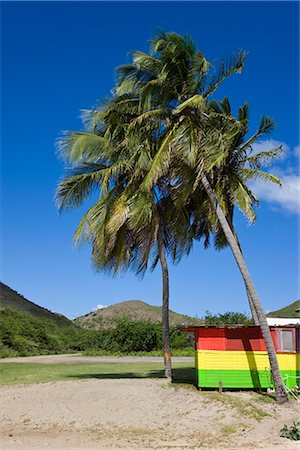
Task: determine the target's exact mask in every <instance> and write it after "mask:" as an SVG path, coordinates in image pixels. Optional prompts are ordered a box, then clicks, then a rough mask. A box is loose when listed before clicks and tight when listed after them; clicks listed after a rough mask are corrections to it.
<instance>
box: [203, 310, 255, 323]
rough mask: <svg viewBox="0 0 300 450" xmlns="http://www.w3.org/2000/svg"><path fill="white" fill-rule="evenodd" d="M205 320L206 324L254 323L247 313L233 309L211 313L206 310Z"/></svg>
mask: <svg viewBox="0 0 300 450" xmlns="http://www.w3.org/2000/svg"><path fill="white" fill-rule="evenodd" d="M204 320H205V325H221V326H222V325H246V326H247V325H254V322H253V320H252V319H250V318H249V317H248V316H246V314H243V313H238V312H233V311H228V312H226V313H224V314H211V313H210V312H209V311H206V313H205V317H204Z"/></svg>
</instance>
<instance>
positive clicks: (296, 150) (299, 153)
mask: <svg viewBox="0 0 300 450" xmlns="http://www.w3.org/2000/svg"><path fill="white" fill-rule="evenodd" d="M294 155H295V156H298V158H300V145H296V147H295V148H294Z"/></svg>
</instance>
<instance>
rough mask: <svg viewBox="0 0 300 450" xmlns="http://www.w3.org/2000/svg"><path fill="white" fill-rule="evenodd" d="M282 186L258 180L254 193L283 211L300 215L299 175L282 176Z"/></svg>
mask: <svg viewBox="0 0 300 450" xmlns="http://www.w3.org/2000/svg"><path fill="white" fill-rule="evenodd" d="M280 178H281V182H282V186H281V187H280V186H278V185H277V184H274V183H265V182H264V181H261V180H256V181H255V182H254V183H253V185H252V188H253V191H254V192H255V194H256V195H257V197H258V198H259V199H261V200H265V201H267V202H270V203H273V204H275V205H277V206H278V205H279V206H280V207H281V208H282V209H284V210H286V211H289V212H291V213H294V214H300V180H299V177H298V175H281V176H280Z"/></svg>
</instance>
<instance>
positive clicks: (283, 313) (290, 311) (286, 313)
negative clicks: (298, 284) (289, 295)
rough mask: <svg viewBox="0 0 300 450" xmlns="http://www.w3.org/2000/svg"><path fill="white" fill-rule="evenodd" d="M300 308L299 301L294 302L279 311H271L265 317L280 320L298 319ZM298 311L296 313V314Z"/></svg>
mask: <svg viewBox="0 0 300 450" xmlns="http://www.w3.org/2000/svg"><path fill="white" fill-rule="evenodd" d="M299 308H300V300H296V301H295V302H294V303H291V304H290V305H287V306H284V307H283V308H281V309H277V311H272V312H269V313H268V314H267V317H282V318H287V319H290V318H295V317H300V313H299ZM296 310H298V312H296Z"/></svg>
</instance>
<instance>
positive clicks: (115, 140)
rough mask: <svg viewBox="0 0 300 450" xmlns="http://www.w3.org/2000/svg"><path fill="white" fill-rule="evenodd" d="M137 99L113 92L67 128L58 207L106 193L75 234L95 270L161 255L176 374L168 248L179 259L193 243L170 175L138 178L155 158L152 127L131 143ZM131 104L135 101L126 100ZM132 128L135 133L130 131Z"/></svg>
mask: <svg viewBox="0 0 300 450" xmlns="http://www.w3.org/2000/svg"><path fill="white" fill-rule="evenodd" d="M135 104H136V99H135V98H134V97H128V96H125V97H124V96H123V97H118V98H114V99H111V100H110V101H109V102H107V103H106V104H105V105H103V106H102V107H101V108H100V109H99V110H95V111H85V113H84V120H85V122H86V123H87V128H88V131H86V132H69V133H68V134H66V135H65V136H64V137H63V138H62V139H60V141H59V154H60V155H61V156H62V157H63V159H64V160H65V161H66V162H67V163H69V164H71V166H72V168H71V170H69V171H68V172H67V174H66V176H65V178H64V179H63V180H62V181H61V182H60V183H59V185H58V188H57V191H56V201H57V205H58V208H59V210H62V209H64V208H70V207H76V206H80V205H81V204H82V203H84V202H85V201H86V200H87V199H88V198H89V197H90V196H91V194H92V192H93V190H98V191H100V198H99V200H98V201H96V203H95V204H93V205H92V207H90V209H89V210H88V211H87V213H86V214H85V215H84V217H83V219H82V220H81V222H80V224H79V226H78V228H77V231H76V233H75V236H74V241H75V243H77V244H78V243H79V242H80V241H81V240H82V239H84V240H86V241H88V242H90V243H91V245H92V264H93V266H94V267H95V268H96V269H97V270H104V271H108V272H113V273H117V272H118V271H120V270H127V269H132V270H134V271H135V273H137V274H139V275H143V274H144V273H145V271H146V269H147V267H148V261H149V259H152V265H151V270H153V269H154V268H155V267H156V265H157V263H158V262H160V265H161V270H162V280H163V293H162V297H163V302H162V305H163V308H162V323H163V352H164V365H165V376H166V377H167V378H169V379H171V378H172V368H171V353H170V338H169V334H170V333H169V274H168V264H167V258H166V253H168V252H169V253H171V254H172V258H173V260H177V261H178V260H179V259H180V256H181V255H182V254H183V253H186V252H187V251H188V247H189V245H191V234H190V233H189V227H188V226H187V224H188V220H189V219H188V216H187V215H186V214H185V209H184V208H182V207H181V208H180V210H178V209H177V208H176V206H175V205H174V204H173V201H172V199H171V196H170V188H169V187H168V186H167V184H166V182H164V180H163V179H162V180H158V182H157V184H156V187H155V189H153V190H151V191H150V192H148V191H147V192H146V191H143V192H141V191H139V186H140V183H141V182H142V180H143V179H144V177H145V174H146V173H147V170H148V169H149V167H150V164H151V162H152V156H151V155H152V154H153V153H155V145H157V144H156V142H154V140H153V137H152V136H151V133H148V138H147V139H145V134H144V144H143V145H140V142H138V144H139V145H137V146H136V145H135V144H134V143H132V141H133V139H132V138H131V140H130V142H131V144H132V145H131V147H128V142H127V135H128V130H127V128H128V124H129V123H130V122H131V121H132V118H133V117H134V108H135V106H134V105H135ZM128 105H129V107H128ZM129 134H130V133H129Z"/></svg>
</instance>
